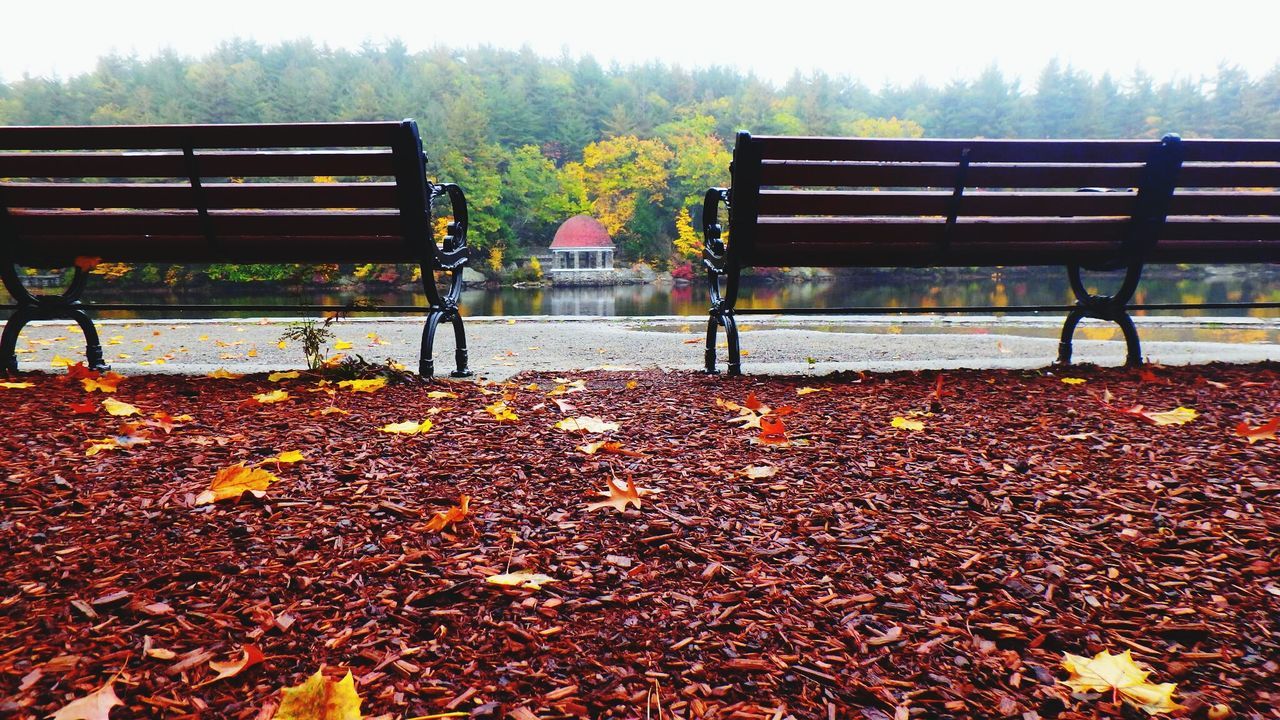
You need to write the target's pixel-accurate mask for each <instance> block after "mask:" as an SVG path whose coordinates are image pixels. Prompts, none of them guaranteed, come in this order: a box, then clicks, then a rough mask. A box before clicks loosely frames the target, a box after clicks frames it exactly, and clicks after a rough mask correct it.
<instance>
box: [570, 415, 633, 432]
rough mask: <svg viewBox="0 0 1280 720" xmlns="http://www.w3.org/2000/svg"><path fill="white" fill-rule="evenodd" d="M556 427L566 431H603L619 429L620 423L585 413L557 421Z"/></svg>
mask: <svg viewBox="0 0 1280 720" xmlns="http://www.w3.org/2000/svg"><path fill="white" fill-rule="evenodd" d="M555 427H556V429H557V430H564V431H565V432H582V433H603V432H611V431H613V430H617V429H618V424H617V423H612V422H605V421H604V420H600V419H599V418H593V417H587V416H585V415H583V416H579V417H575V418H565V419H563V420H561V421H560V422H558V423H556V424H555Z"/></svg>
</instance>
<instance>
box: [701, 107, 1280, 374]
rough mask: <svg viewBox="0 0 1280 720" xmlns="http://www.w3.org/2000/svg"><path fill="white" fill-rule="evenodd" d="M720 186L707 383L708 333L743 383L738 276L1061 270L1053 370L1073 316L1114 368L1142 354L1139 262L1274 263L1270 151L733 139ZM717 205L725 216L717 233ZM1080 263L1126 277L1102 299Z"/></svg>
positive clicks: (1255, 144) (708, 236)
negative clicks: (753, 270) (852, 270)
mask: <svg viewBox="0 0 1280 720" xmlns="http://www.w3.org/2000/svg"><path fill="white" fill-rule="evenodd" d="M731 176H732V188H731V189H723V188H712V189H710V190H708V191H707V194H706V199H705V202H704V205H703V232H704V236H705V249H704V252H703V264H704V266H705V267H706V270H707V272H708V277H709V279H710V281H711V311H710V317H709V319H708V323H707V346H706V368H707V372H709V373H714V372H716V333H717V328H719V327H723V328H724V329H725V334H726V335H727V339H728V345H729V353H728V355H729V357H728V366H729V373H730V374H739V373H741V370H742V365H741V359H740V352H739V340H738V329H737V325H736V322H735V315H736V314H741V313H742V312H744V311H741V310H738V309H736V308H735V304H736V302H737V296H738V287H739V278H740V274H741V271H742V269H743V268H747V267H795V266H803V267H823V268H828V267H970V266H984V265H990V266H995V265H1000V266H1005V265H1064V266H1066V268H1067V275H1068V278H1069V281H1070V285H1071V288H1072V291H1073V292H1074V294H1075V297H1076V303H1075V305H1074V306H1073V307H1069V310H1070V311H1069V314H1068V315H1067V320H1066V324H1065V325H1064V327H1063V329H1062V339H1061V342H1060V343H1059V352H1058V360H1059V362H1062V363H1069V362H1070V361H1071V339H1072V335H1073V334H1074V332H1075V328H1076V325H1077V324H1078V323H1079V322H1080V320H1081V319H1083V318H1095V319H1099V320H1106V321H1111V322H1114V323H1116V324H1118V325H1119V326H1120V328H1121V330H1122V331H1123V334H1124V338H1125V343H1126V347H1127V358H1126V360H1127V363H1128V364H1129V365H1137V364H1140V363H1141V362H1142V354H1141V346H1140V345H1139V341H1138V333H1137V329H1136V328H1135V327H1134V324H1133V320H1132V319H1131V318H1130V317H1129V313H1128V307H1127V306H1128V304H1129V301H1130V300H1131V299H1132V298H1133V294H1134V292H1135V290H1136V289H1137V287H1138V282H1139V279H1140V277H1141V274H1142V268H1143V266H1144V265H1146V264H1148V263H1275V262H1280V192H1277V188H1278V187H1280V141H1276V140H1181V139H1180V138H1178V136H1176V135H1169V136H1166V137H1165V138H1163V139H1161V140H930V139H919V140H898V139H866V138H817V137H752V136H751V135H750V134H748V133H740V134H739V135H738V137H737V142H736V146H735V148H734V152H733V165H732V169H731ZM1082 190H1083V191H1084V192H1082ZM721 204H724V205H726V206H727V208H728V222H729V231H730V232H729V233H728V237H727V238H726V237H725V236H724V234H723V233H722V228H721V226H720V223H719V217H718V215H719V206H720V205H721ZM1082 268H1084V269H1088V270H1123V271H1124V279H1123V281H1121V283H1120V287H1119V289H1118V290H1117V291H1116V292H1115V293H1114V294H1112V295H1094V294H1091V293H1090V292H1089V291H1088V290H1087V289H1086V287H1085V283H1084V282H1083V281H1082V279H1081V269H1082ZM1240 306H1245V307H1260V306H1261V305H1259V304H1257V303H1254V304H1240ZM1184 307H1196V306H1194V305H1186V306H1184ZM1019 309H1020V308H1017V307H1012V308H983V310H988V311H989V310H1000V311H1017V310H1019ZM1023 309H1029V308H1023ZM850 310H851V309H848V308H833V309H830V310H813V309H801V310H800V311H801V312H805V313H815V312H829V313H833V314H838V313H842V312H849V311H850ZM768 312H786V311H785V310H784V311H778V310H770V311H768Z"/></svg>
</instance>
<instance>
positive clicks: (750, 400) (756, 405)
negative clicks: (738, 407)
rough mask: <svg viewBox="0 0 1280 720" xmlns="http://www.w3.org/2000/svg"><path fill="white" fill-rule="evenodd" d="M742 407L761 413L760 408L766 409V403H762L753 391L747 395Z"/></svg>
mask: <svg viewBox="0 0 1280 720" xmlns="http://www.w3.org/2000/svg"><path fill="white" fill-rule="evenodd" d="M742 406H743V407H745V408H747V409H748V410H753V411H755V412H760V408H762V407H764V403H762V402H760V400H759V399H758V398H757V397H756V393H755V391H754V390H752V391H751V392H749V393H747V399H746V400H743V401H742Z"/></svg>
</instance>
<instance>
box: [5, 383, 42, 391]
mask: <svg viewBox="0 0 1280 720" xmlns="http://www.w3.org/2000/svg"><path fill="white" fill-rule="evenodd" d="M35 386H36V384H35V383H33V382H0V388H9V389H10V390H24V389H26V388H32V387H35Z"/></svg>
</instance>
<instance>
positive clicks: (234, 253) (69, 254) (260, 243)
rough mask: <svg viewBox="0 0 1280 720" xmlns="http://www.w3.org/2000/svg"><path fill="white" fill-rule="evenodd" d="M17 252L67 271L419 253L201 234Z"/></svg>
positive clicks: (362, 239) (377, 240)
mask: <svg viewBox="0 0 1280 720" xmlns="http://www.w3.org/2000/svg"><path fill="white" fill-rule="evenodd" d="M42 239H43V240H46V241H47V242H43V243H33V244H27V245H25V246H22V247H18V248H16V249H15V251H14V255H13V257H14V261H15V262H17V263H18V264H20V265H25V266H28V267H50V268H56V267H68V266H70V265H71V264H72V263H73V262H74V261H75V259H76V258H77V257H80V256H87V257H100V258H102V260H103V261H104V262H126V263H210V262H226V263H298V262H299V259H300V258H306V262H307V263H370V262H375V263H411V262H412V263H416V262H420V261H422V259H423V258H422V257H420V256H419V253H418V251H417V250H416V249H415V248H412V247H410V246H409V245H408V244H407V243H405V241H404V239H403V238H401V237H400V236H398V235H397V236H387V235H342V236H323V235H313V236H310V237H305V238H293V237H274V236H272V237H266V236H231V237H222V238H219V239H218V244H217V246H216V247H213V246H210V245H209V244H208V243H207V242H206V240H205V238H204V237H203V236H200V235H152V236H151V237H147V238H139V237H137V236H134V235H64V236H59V235H49V236H46V237H44V238H42Z"/></svg>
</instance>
